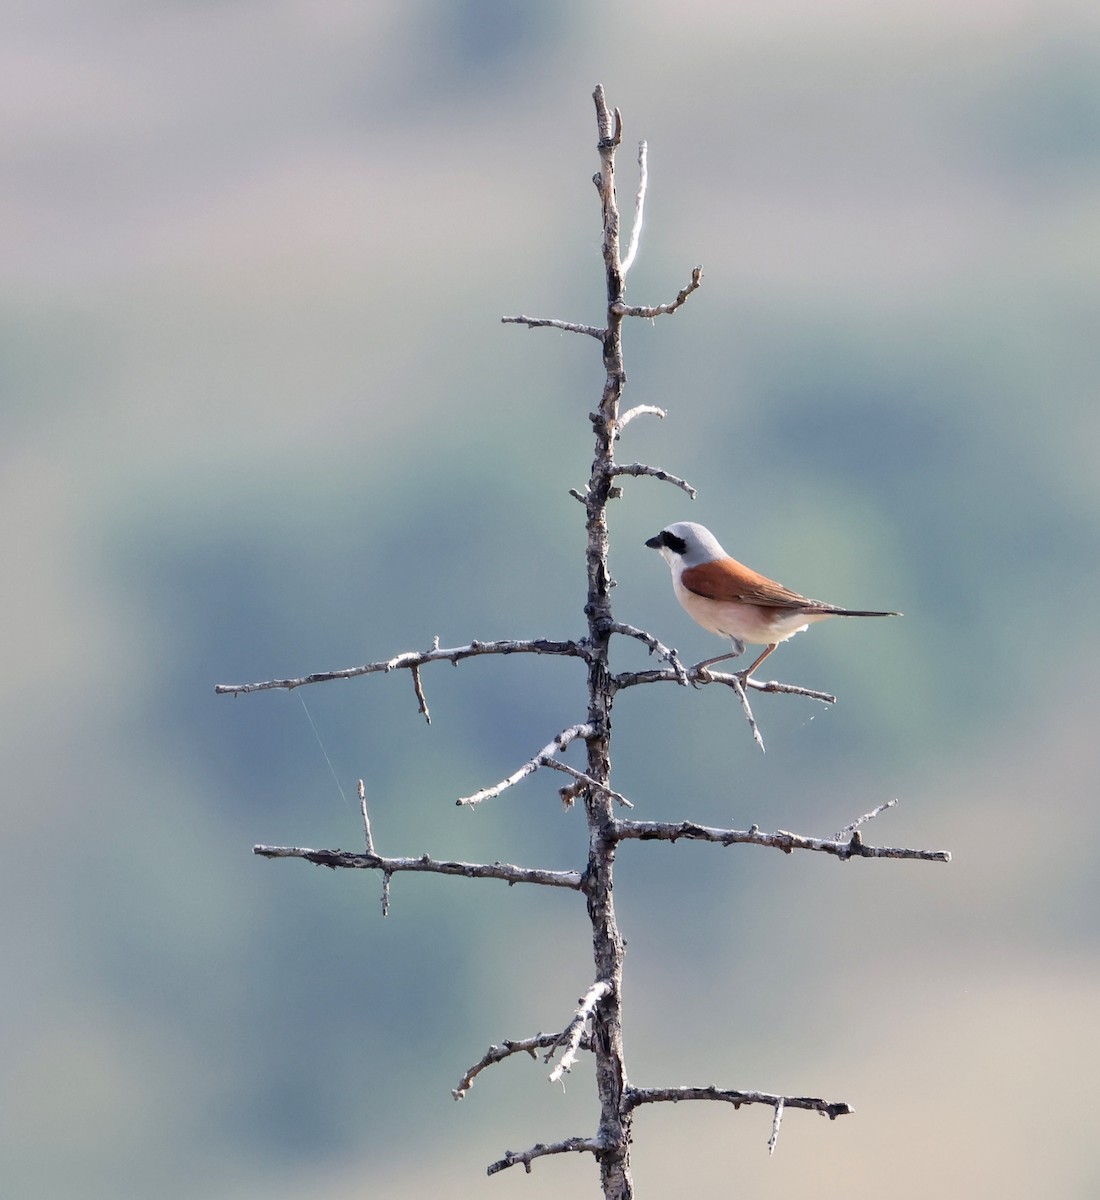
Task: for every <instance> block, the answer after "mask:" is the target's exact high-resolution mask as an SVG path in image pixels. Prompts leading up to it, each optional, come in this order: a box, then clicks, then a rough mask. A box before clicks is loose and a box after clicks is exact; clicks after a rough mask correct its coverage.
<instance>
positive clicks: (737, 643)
mask: <svg viewBox="0 0 1100 1200" xmlns="http://www.w3.org/2000/svg"><path fill="white" fill-rule="evenodd" d="M730 643H731V645H732V646H733V649H732V650H730V651H728V652H727V653H726V654H719V655H717V656H716V657H715V658H706V659H704V660H703V661H702V662H701V663H696V664H695V666H694V667H692V668H691V669H692V672H696V671H697V672H698V673H699V674H700V675H708V674H709V672H708V671H707V667H713V666H714V664H715V663H720V662H725V661H726V659H727V658H740V657H741V655H742V654H744V653H745V643H744V642H743V641H742V640H741V639H740V638H735V637H731V638H730ZM759 661H760V660H759V659H757V662H759ZM756 665H757V664H756V663H753V666H754V667H755V666H756Z"/></svg>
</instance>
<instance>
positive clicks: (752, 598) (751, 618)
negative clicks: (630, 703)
mask: <svg viewBox="0 0 1100 1200" xmlns="http://www.w3.org/2000/svg"><path fill="white" fill-rule="evenodd" d="M646 545H647V546H649V547H651V548H652V549H654V550H656V551H657V552H658V553H659V554H660V555H661V557H662V558H663V559H664V560H665V562H667V563H668V565H669V566H670V567H671V568H672V587H673V589H674V590H675V592H676V599H677V600H679V601H680V603H681V604H682V605H683V606H684V609H685V610H686V612H687V614H688V616H690V617H693V618H694V619H695V620H696V621H697V622H698V623H699V624H700V625H702V627H703V628H704V629H709V630H710V632H711V633H717V634H718V635H719V636H720V637H727V638H729V639H730V641H731V642H732V643H733V650H732V651H731V652H730V653H728V654H720V655H718V657H717V658H708V659H707V660H706V661H705V662H701V663H699V666H700V667H708V666H710V665H711V664H713V663H716V662H721V661H722V660H723V659H726V658H736V657H737V656H738V655H740V654H744V652H745V645H746V643H748V644H751V645H754V646H763V647H764V653H763V654H761V655H760V657H759V658H758V659H757V660H756V661H755V662H754V663H753V664H752V666H751V667H749V668H748V670H746V671H741V672H739V674H740V675H741V676H742V677H743V678H744V679H748V677H749V676H750V675H751V674H752V673H753V671H755V670H756V668H757V667H758V666H760V664H761V663H762V662H763V661H764V659H766V658H767V657H768V655H769V654H771V652H772V651H773V650H774V649H775V648H776V646H778V645H779V643H780V642H785V641H786V640H787V638H789V637H793V636H794V635H795V634H796V633H801V632H802V630H803V629H806V628H808V627H809V626H810V625H812V624H813V623H814V622H815V621H824V620H825V618H826V617H900V616H901V613H895V612H857V611H855V610H854V609H850V608H837V607H836V605H834V604H822V603H821V601H820V600H808V599H807V598H806V597H805V596H800V595H799V594H798V593H797V592H792V591H791V590H790V588H785V587H784V586H783V585H782V584H781V583H776V582H775V580H774V579H769V578H768V577H767V576H766V575H761V574H759V573H758V572H757V571H753V570H751V569H750V568H749V567H746V566H745V565H744V564H743V563H739V562H738V561H737V559H735V558H730V556H729V555H728V554H727V553H726V552H725V550H723V549H722V547H721V546H720V545H719V543H718V539H717V538H716V537H715V536H714V534H713V533H711V531H710V530H709V529H707V528H706V527H705V526H703V525H697V524H696V523H695V522H694V521H677V522H676V524H675V525H669V526H668V527H667V528H666V529H662V530H661V532H660V533H659V534H657V536H656V537H651V538H650V539H649V540H648V541H647V542H646Z"/></svg>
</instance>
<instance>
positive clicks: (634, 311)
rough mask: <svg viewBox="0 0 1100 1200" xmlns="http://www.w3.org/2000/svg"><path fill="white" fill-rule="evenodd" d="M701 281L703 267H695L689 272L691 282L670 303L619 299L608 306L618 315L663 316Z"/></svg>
mask: <svg viewBox="0 0 1100 1200" xmlns="http://www.w3.org/2000/svg"><path fill="white" fill-rule="evenodd" d="M702 282H703V268H702V267H696V268H695V270H693V271H692V273H691V282H690V283H689V284H688V285H687V286H686V287H683V288H681V289H680V291H679V292H677V294H676V299H675V300H673V302H672V303H671V304H624V303H623V302H622V301H621V300H620V301H617V302H616V303H615V304H612V305H611V306H610V311H611V312H613V313H615V315H616V316H619V317H663V316H668V315H670V314H671V313H674V312H675V311H676V310H677V309H678V308H679V307H680V305H682V304H683V303H684V301H685V300H687V298H688V296H690V295H691V293H692V292H694V291H695V289H696V288H697V287H698V286H699V285H700V284H701V283H702Z"/></svg>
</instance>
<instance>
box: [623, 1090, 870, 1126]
mask: <svg viewBox="0 0 1100 1200" xmlns="http://www.w3.org/2000/svg"><path fill="white" fill-rule="evenodd" d="M681 1100H719V1101H723V1102H725V1103H726V1104H732V1105H733V1107H734V1108H740V1107H741V1105H742V1104H766V1105H767V1106H768V1107H769V1108H773V1109H774V1108H776V1107H777V1106H779V1105H782V1106H783V1107H784V1108H802V1109H807V1110H809V1111H810V1112H819V1113H821V1114H822V1115H824V1116H826V1117H828V1118H829V1120H830V1121H835V1120H836V1119H837V1117H846V1116H848V1115H849V1114H850V1113H853V1112H855V1109H854V1108H852V1106H851V1105H850V1104H845V1103H844V1102H843V1101H836V1102H830V1101H828V1100H819V1099H817V1097H816V1096H775V1095H772V1093H770V1092H738V1091H734V1090H732V1089H730V1088H716V1087H667V1088H636V1087H631V1088H627V1089H626V1091H625V1092H624V1093H623V1105H624V1107H626V1108H628V1109H633V1108H637V1107H638V1105H639V1104H664V1103H668V1104H679V1103H680V1101H681ZM773 1129H774V1123H773Z"/></svg>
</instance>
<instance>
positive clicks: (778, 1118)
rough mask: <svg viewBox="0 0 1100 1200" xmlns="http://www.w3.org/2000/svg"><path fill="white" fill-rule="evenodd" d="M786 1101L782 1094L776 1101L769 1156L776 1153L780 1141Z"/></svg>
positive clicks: (769, 1140) (769, 1141) (769, 1139)
mask: <svg viewBox="0 0 1100 1200" xmlns="http://www.w3.org/2000/svg"><path fill="white" fill-rule="evenodd" d="M785 1104H786V1101H785V1100H784V1098H783V1097H782V1096H780V1097H779V1099H778V1100H777V1101H776V1102H775V1116H773V1117H772V1135H771V1137H770V1138H768V1157H769V1158H771V1156H772V1155H773V1154H774V1153H775V1145H776V1143H777V1142H778V1141H779V1126H780V1125H782V1124H783V1107H784V1105H785Z"/></svg>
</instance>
